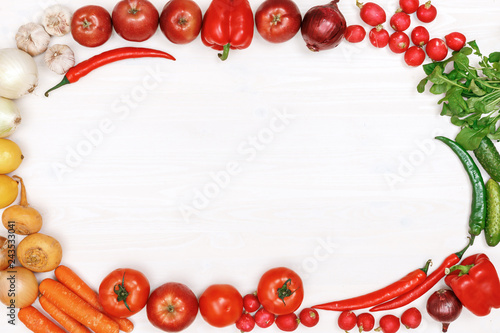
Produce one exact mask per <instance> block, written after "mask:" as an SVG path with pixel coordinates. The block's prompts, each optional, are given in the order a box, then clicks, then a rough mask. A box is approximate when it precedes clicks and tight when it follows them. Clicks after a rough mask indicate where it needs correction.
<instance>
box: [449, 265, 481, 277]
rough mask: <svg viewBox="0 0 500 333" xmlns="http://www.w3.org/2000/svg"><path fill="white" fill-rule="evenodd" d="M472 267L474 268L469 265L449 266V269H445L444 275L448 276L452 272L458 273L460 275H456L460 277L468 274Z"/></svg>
mask: <svg viewBox="0 0 500 333" xmlns="http://www.w3.org/2000/svg"><path fill="white" fill-rule="evenodd" d="M472 267H474V264H470V265H455V266H451V267H450V268H447V269H446V270H445V273H446V274H450V273H451V272H453V271H460V273H458V276H462V275H466V274H468V273H469V271H470V269H471V268H472Z"/></svg>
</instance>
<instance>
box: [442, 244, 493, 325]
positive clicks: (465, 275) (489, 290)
mask: <svg viewBox="0 0 500 333" xmlns="http://www.w3.org/2000/svg"><path fill="white" fill-rule="evenodd" d="M444 282H445V283H446V284H447V285H448V286H449V287H450V288H451V289H452V290H453V292H454V293H455V295H456V296H457V297H458V299H459V300H460V302H462V305H463V306H465V307H466V308H467V309H468V310H469V311H470V312H472V313H473V314H475V315H476V316H486V315H488V314H489V313H490V312H491V309H492V308H500V279H499V278H498V274H497V271H496V269H495V266H494V265H493V263H492V262H491V261H490V259H489V258H488V256H486V254H484V253H480V254H475V255H472V256H470V257H467V258H465V259H464V260H462V262H461V263H460V265H455V266H453V267H451V268H450V269H449V274H448V275H447V276H446V277H445V278H444Z"/></svg>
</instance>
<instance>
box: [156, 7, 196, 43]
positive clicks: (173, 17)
mask: <svg viewBox="0 0 500 333" xmlns="http://www.w3.org/2000/svg"><path fill="white" fill-rule="evenodd" d="M202 21H203V15H202V13H201V9H200V7H199V6H198V4H197V3H196V2H194V1H193V0H170V1H169V2H167V3H166V4H165V6H164V7H163V10H162V12H161V15H160V29H161V31H162V32H163V34H164V35H165V37H167V39H168V40H169V41H171V42H172V43H174V44H187V43H190V42H192V41H193V40H195V39H196V37H198V35H199V34H200V30H201V23H202Z"/></svg>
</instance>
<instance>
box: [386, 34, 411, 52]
mask: <svg viewBox="0 0 500 333" xmlns="http://www.w3.org/2000/svg"><path fill="white" fill-rule="evenodd" d="M409 46H410V38H409V37H408V35H407V34H405V33H404V32H402V31H396V32H395V33H393V34H392V35H391V36H390V37H389V48H390V49H391V51H392V52H394V53H403V52H405V51H406V50H408V47H409Z"/></svg>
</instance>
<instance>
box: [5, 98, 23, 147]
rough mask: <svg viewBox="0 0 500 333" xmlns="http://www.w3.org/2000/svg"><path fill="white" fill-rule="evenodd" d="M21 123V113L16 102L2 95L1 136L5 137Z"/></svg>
mask: <svg viewBox="0 0 500 333" xmlns="http://www.w3.org/2000/svg"><path fill="white" fill-rule="evenodd" d="M20 123H21V114H20V112H19V109H18V108H17V106H16V104H15V103H14V102H13V101H11V100H10V99H7V98H3V97H0V138H5V137H7V136H9V135H11V134H12V133H14V131H15V130H16V128H17V125H19V124H20Z"/></svg>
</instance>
